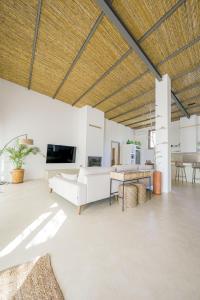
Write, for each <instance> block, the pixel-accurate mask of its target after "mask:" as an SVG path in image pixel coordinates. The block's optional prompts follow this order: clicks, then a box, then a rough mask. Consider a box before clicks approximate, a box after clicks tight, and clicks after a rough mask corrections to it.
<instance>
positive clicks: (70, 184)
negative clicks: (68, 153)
mask: <svg viewBox="0 0 200 300" xmlns="http://www.w3.org/2000/svg"><path fill="white" fill-rule="evenodd" d="M151 168H152V167H151V166H142V165H140V166H138V165H118V166H113V167H111V168H104V167H88V168H80V170H79V174H66V173H60V174H57V175H56V176H54V177H51V178H49V187H50V191H51V192H52V191H54V192H55V193H57V194H58V195H60V196H62V197H63V198H65V199H66V200H68V201H70V202H71V203H73V204H74V205H76V206H77V207H78V213H79V214H80V213H81V206H82V205H84V204H87V203H91V202H95V201H98V200H102V199H106V198H108V197H109V196H110V172H111V171H118V172H119V171H127V170H136V171H137V170H149V169H151ZM118 185H119V182H115V181H114V182H113V184H112V192H116V191H117V190H118Z"/></svg>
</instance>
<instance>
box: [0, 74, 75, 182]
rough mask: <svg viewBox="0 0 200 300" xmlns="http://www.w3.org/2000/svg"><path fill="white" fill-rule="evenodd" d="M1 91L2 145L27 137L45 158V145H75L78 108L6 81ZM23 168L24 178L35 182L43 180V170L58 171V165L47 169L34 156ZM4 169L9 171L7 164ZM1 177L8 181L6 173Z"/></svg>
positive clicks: (49, 165) (1, 84)
mask: <svg viewBox="0 0 200 300" xmlns="http://www.w3.org/2000/svg"><path fill="white" fill-rule="evenodd" d="M0 91H1V104H0V105H1V111H2V110H3V114H4V124H3V125H4V128H3V130H4V136H3V137H2V139H1V144H4V143H6V142H7V141H8V140H9V139H11V138H12V137H14V136H17V135H19V134H23V133H28V134H29V136H30V137H31V138H33V139H34V144H35V146H38V147H39V148H40V150H41V152H42V153H44V154H46V147H47V144H58V145H60V144H61V145H70V146H77V145H78V138H77V108H74V107H72V106H70V105H67V104H65V103H63V102H61V101H58V100H53V99H52V98H50V97H47V96H44V95H41V94H39V93H36V92H33V91H29V90H28V89H25V88H23V87H21V86H19V85H16V84H13V83H10V82H8V81H5V80H1V81H0ZM66 165H70V166H71V165H72V164H62V165H60V164H59V168H64V167H66ZM25 168H26V178H37V177H42V176H43V174H44V169H45V168H58V165H55V164H48V165H46V163H45V158H43V157H42V156H41V155H37V156H32V157H29V158H27V164H26V166H25ZM5 169H7V170H8V171H9V169H10V167H9V165H8V161H6V164H5ZM6 173H7V174H6ZM4 174H6V175H7V177H8V172H5V173H4Z"/></svg>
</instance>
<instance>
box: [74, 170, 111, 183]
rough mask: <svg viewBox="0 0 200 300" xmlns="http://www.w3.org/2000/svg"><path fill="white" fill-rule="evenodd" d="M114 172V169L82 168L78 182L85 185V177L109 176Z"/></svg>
mask: <svg viewBox="0 0 200 300" xmlns="http://www.w3.org/2000/svg"><path fill="white" fill-rule="evenodd" d="M112 171H113V168H111V167H110V168H106V167H86V168H83V167H82V168H80V171H79V175H78V182H81V183H85V176H87V175H92V174H93V175H94V174H95V175H96V174H109V173H110V172H112Z"/></svg>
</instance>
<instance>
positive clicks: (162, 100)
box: [155, 75, 171, 193]
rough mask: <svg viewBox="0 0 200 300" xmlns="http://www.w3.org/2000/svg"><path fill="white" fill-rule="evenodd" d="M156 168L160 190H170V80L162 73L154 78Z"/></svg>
mask: <svg viewBox="0 0 200 300" xmlns="http://www.w3.org/2000/svg"><path fill="white" fill-rule="evenodd" d="M155 94H156V124H155V129H156V148H155V152H156V155H155V156H156V170H157V171H160V172H161V173H162V192H163V193H169V192H170V191H171V145H170V141H169V130H170V125H171V80H170V78H169V76H168V75H164V76H163V77H162V80H161V81H158V80H157V79H156V93H155Z"/></svg>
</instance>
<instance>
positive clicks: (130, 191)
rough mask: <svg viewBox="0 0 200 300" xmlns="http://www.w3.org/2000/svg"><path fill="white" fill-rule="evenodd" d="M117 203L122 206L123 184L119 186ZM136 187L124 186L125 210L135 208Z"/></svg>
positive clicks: (136, 202)
mask: <svg viewBox="0 0 200 300" xmlns="http://www.w3.org/2000/svg"><path fill="white" fill-rule="evenodd" d="M118 191H119V194H118V196H119V203H120V205H122V196H123V184H120V185H119V190H118ZM137 204H138V201H137V187H136V186H134V185H133V184H125V185H124V206H125V207H126V208H129V207H135V206H137Z"/></svg>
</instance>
